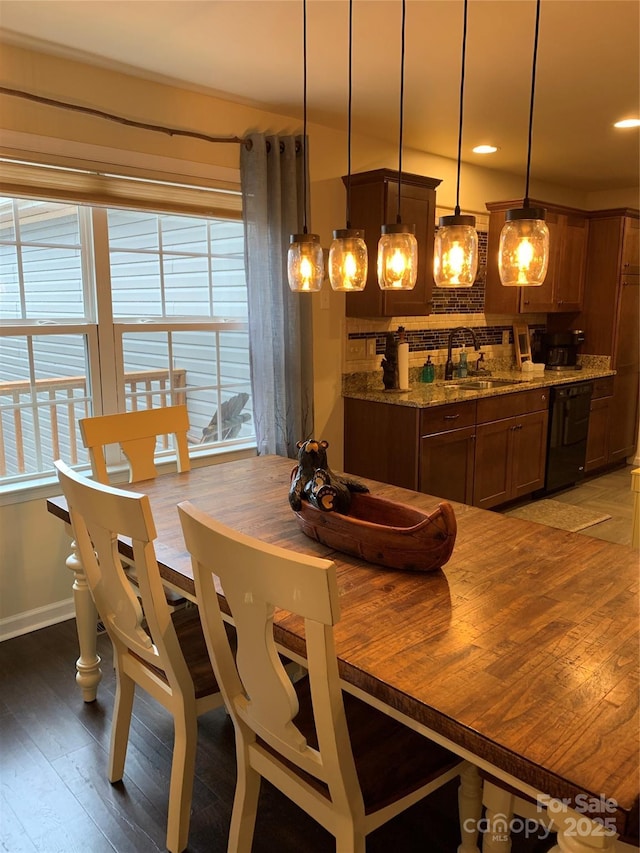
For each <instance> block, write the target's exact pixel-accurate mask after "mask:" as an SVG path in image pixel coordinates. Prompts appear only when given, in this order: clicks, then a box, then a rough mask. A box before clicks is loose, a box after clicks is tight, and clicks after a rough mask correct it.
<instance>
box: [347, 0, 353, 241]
mask: <svg viewBox="0 0 640 853" xmlns="http://www.w3.org/2000/svg"><path fill="white" fill-rule="evenodd" d="M352 63H353V0H349V105H348V108H347V110H348V113H349V118H348V121H347V223H346V224H347V228H351V94H352V91H351V90H352V85H351V76H352V67H353V65H352Z"/></svg>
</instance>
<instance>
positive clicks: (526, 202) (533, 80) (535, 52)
mask: <svg viewBox="0 0 640 853" xmlns="http://www.w3.org/2000/svg"><path fill="white" fill-rule="evenodd" d="M539 29H540V0H537V3H536V29H535V35H534V37H533V67H532V69H531V103H530V105H529V143H528V150H527V180H526V184H525V191H524V196H525V197H524V205H523V207H529V174H530V171H531V138H532V135H533V101H534V97H535V91H536V64H537V61H538V32H539Z"/></svg>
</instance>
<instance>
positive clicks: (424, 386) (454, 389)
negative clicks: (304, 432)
mask: <svg viewBox="0 0 640 853" xmlns="http://www.w3.org/2000/svg"><path fill="white" fill-rule="evenodd" d="M417 375H419V373H418V374H417ZM614 375H615V370H608V369H604V368H583V369H582V370H545V371H544V373H542V374H535V375H534V374H531V373H522V372H521V371H519V370H492V371H491V375H490V376H469V377H467V378H466V379H451V380H449V381H444V380H442V379H437V380H436V381H435V382H431V383H425V382H419V381H411V382H410V387H409V390H408V391H385V389H384V387H383V385H382V374H380V385H379V387H376V386H375V385H373V384H371V383H367V384H361V385H360V386H358V384H356V383H351V384H347V385H346V386H345V387H344V389H343V393H342V396H343V397H351V398H352V399H356V400H370V401H372V402H376V403H391V404H392V405H395V406H412V407H414V408H418V409H423V408H427V407H429V406H442V405H443V404H445V403H458V402H461V401H466V400H478V399H484V398H485V397H497V396H500V395H502V394H512V393H513V392H514V391H529V390H531V389H532V388H550V387H552V386H554V385H568V384H573V383H575V382H586V381H588V380H590V379H591V380H592V379H601V378H603V377H606V376H614ZM483 379H489V380H491V379H495V380H503V381H507V382H508V384H507V385H501V386H499V387H497V388H487V389H483V390H471V389H470V388H468V389H467V390H463V389H464V387H465V385H467V384H468V383H470V382H474V381H478V380H483Z"/></svg>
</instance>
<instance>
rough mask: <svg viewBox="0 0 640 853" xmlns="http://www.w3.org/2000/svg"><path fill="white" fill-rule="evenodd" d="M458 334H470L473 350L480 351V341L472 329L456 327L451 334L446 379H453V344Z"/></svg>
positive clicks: (445, 371)
mask: <svg viewBox="0 0 640 853" xmlns="http://www.w3.org/2000/svg"><path fill="white" fill-rule="evenodd" d="M456 332H469V334H470V335H471V337H472V339H473V348H474V350H475V351H476V352H478V351H479V349H480V341H479V340H478V336H477V335H476V333H475V332H474V331H473V329H470V328H469V327H468V326H456V327H455V328H454V329H451V331H450V332H449V344H448V347H447V362H446V364H445V366H444V378H445V379H453V361H452V360H451V346H452V343H453V336H454V335H455V333H456Z"/></svg>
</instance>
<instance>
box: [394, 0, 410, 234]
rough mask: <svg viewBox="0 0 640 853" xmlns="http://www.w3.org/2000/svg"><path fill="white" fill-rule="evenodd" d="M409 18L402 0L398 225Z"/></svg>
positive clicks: (398, 219) (399, 219)
mask: <svg viewBox="0 0 640 853" xmlns="http://www.w3.org/2000/svg"><path fill="white" fill-rule="evenodd" d="M406 17H407V3H406V0H402V38H401V46H400V137H399V143H398V214H397V216H396V222H397V223H398V225H399V224H400V223H401V222H402V217H401V216H400V202H401V195H402V124H403V114H404V40H405V35H404V34H405V21H406Z"/></svg>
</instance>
